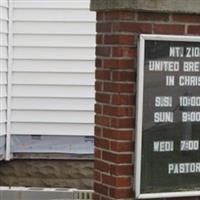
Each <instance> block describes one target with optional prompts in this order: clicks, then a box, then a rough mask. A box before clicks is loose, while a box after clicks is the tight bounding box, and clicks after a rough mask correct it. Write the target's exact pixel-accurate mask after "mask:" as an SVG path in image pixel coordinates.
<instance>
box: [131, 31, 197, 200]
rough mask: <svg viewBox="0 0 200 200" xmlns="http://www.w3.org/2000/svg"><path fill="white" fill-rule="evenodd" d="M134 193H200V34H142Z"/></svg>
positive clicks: (141, 195)
mask: <svg viewBox="0 0 200 200" xmlns="http://www.w3.org/2000/svg"><path fill="white" fill-rule="evenodd" d="M137 84H138V85H137V86H138V90H137V91H138V93H137V127H136V132H137V135H136V137H137V138H136V143H137V148H136V188H135V189H136V197H137V198H161V197H179V196H197V195H200V37H192V36H168V35H167V36H166V35H141V36H140V43H139V63H138V82H137Z"/></svg>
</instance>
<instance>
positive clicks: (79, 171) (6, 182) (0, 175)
mask: <svg viewBox="0 0 200 200" xmlns="http://www.w3.org/2000/svg"><path fill="white" fill-rule="evenodd" d="M92 179H93V161H70V160H67V161H66V160H14V161H10V162H4V161H2V162H0V186H25V187H62V188H78V189H92V185H93V180H92Z"/></svg>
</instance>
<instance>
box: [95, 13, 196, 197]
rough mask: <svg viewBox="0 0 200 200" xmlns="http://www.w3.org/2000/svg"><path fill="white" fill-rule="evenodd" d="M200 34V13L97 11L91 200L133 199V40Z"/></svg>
mask: <svg viewBox="0 0 200 200" xmlns="http://www.w3.org/2000/svg"><path fill="white" fill-rule="evenodd" d="M140 33H148V34H175V35H177V34H178V35H187V34H189V35H200V15H190V14H167V13H148V12H137V13H136V12H128V11H112V12H111V11H110V12H97V48H96V106H95V112H96V117H95V123H96V127H95V182H94V190H95V194H94V199H95V200H111V199H112V200H114V199H124V200H125V199H131V198H132V197H134V192H133V184H134V178H133V177H134V170H133V169H134V157H135V155H134V142H135V139H134V138H135V109H136V106H135V103H136V102H135V99H136V68H137V39H138V36H139V34H140Z"/></svg>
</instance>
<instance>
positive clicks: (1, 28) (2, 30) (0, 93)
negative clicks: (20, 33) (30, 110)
mask: <svg viewBox="0 0 200 200" xmlns="http://www.w3.org/2000/svg"><path fill="white" fill-rule="evenodd" d="M7 70H8V1H7V0H3V1H1V3H0V136H3V135H5V134H6V118H7V115H6V112H7V111H6V109H7V98H6V97H7ZM0 139H1V137H0Z"/></svg>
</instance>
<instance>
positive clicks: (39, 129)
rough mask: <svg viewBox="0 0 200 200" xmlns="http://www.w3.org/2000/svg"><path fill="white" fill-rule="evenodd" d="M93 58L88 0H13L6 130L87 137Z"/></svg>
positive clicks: (92, 19) (90, 126) (90, 131)
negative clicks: (9, 92) (9, 115)
mask: <svg viewBox="0 0 200 200" xmlns="http://www.w3.org/2000/svg"><path fill="white" fill-rule="evenodd" d="M94 58H95V14H94V13H92V12H90V11H89V0H81V1H77V0H75V1H69V0H65V1H63V0H62V1H60V0H58V1H54V0H47V1H38V0H37V1H35V0H26V1H19V0H14V2H13V69H12V71H13V73H12V101H11V110H12V112H11V118H10V120H11V133H12V134H16V135H27V134H29V135H34V134H37V135H38V134H42V135H72V136H81V135H82V136H84V135H93V134H94V133H93V132H94V128H93V123H94Z"/></svg>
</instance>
